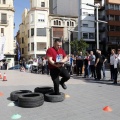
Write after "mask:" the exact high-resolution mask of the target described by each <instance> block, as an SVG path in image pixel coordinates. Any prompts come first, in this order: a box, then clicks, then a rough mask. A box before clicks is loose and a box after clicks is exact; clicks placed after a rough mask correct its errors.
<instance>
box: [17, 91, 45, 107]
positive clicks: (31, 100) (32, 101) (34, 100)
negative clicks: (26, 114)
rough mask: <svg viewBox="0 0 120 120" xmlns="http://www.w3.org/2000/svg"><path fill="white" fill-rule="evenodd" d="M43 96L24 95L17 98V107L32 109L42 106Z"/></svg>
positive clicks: (39, 94) (36, 94)
mask: <svg viewBox="0 0 120 120" xmlns="http://www.w3.org/2000/svg"><path fill="white" fill-rule="evenodd" d="M43 103H44V95H43V94H42V93H26V94H23V95H20V96H19V97H18V106H20V107H24V108H33V107H38V106H41V105H43Z"/></svg>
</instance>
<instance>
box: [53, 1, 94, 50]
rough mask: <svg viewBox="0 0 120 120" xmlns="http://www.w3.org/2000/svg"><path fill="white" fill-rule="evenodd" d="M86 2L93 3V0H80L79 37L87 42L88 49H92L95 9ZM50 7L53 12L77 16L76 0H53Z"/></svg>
mask: <svg viewBox="0 0 120 120" xmlns="http://www.w3.org/2000/svg"><path fill="white" fill-rule="evenodd" d="M87 3H89V4H93V5H94V0H80V16H81V17H80V21H79V22H80V38H83V39H84V40H85V41H87V42H88V43H89V45H90V46H89V47H90V48H89V49H94V47H95V45H92V44H91V43H93V42H95V16H94V12H95V11H94V8H93V7H90V6H87V5H86V4H87ZM52 9H53V11H52V13H53V14H59V15H70V16H72V15H75V16H78V0H54V2H53V6H52Z"/></svg>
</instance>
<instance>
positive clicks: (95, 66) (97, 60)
mask: <svg viewBox="0 0 120 120" xmlns="http://www.w3.org/2000/svg"><path fill="white" fill-rule="evenodd" d="M99 60H100V58H97V60H96V63H95V67H96V66H97V64H98V62H99Z"/></svg>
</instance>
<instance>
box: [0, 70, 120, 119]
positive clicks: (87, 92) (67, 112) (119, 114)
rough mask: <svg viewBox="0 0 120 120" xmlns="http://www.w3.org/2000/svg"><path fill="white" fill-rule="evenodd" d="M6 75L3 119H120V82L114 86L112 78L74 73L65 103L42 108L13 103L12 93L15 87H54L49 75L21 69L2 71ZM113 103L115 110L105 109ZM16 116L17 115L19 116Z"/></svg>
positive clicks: (0, 114) (1, 98)
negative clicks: (87, 76) (82, 75)
mask: <svg viewBox="0 0 120 120" xmlns="http://www.w3.org/2000/svg"><path fill="white" fill-rule="evenodd" d="M4 72H5V73H6V75H7V81H4V82H3V81H2V80H0V92H1V93H3V96H0V102H1V104H0V120H12V118H11V117H12V116H14V115H17V114H18V115H21V118H19V120H119V119H120V104H119V103H120V83H118V85H113V84H112V82H111V81H108V79H109V71H108V72H107V79H106V80H101V81H94V80H92V79H88V78H87V79H83V78H81V77H80V76H75V75H74V76H73V77H71V79H70V80H69V81H68V82H67V83H66V85H67V87H68V88H67V90H63V89H62V88H61V86H60V90H61V92H64V93H65V94H66V95H69V96H70V97H69V98H66V99H65V100H64V101H63V102H58V103H51V102H44V104H43V105H42V106H40V107H36V108H21V107H18V106H14V105H11V106H9V105H10V104H11V103H13V102H12V101H10V99H9V97H10V93H11V92H12V91H14V90H23V89H24V90H26V89H28V90H32V91H34V88H35V87H39V86H53V84H52V81H51V78H50V76H48V75H41V74H33V73H28V72H19V71H14V70H11V71H1V73H2V75H3V73H4ZM105 106H110V107H111V108H112V110H113V111H112V112H105V111H103V108H104V107H105ZM16 119H17V118H16Z"/></svg>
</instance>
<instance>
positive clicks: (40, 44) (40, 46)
mask: <svg viewBox="0 0 120 120" xmlns="http://www.w3.org/2000/svg"><path fill="white" fill-rule="evenodd" d="M45 49H46V43H44V42H37V51H40V50H45Z"/></svg>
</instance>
